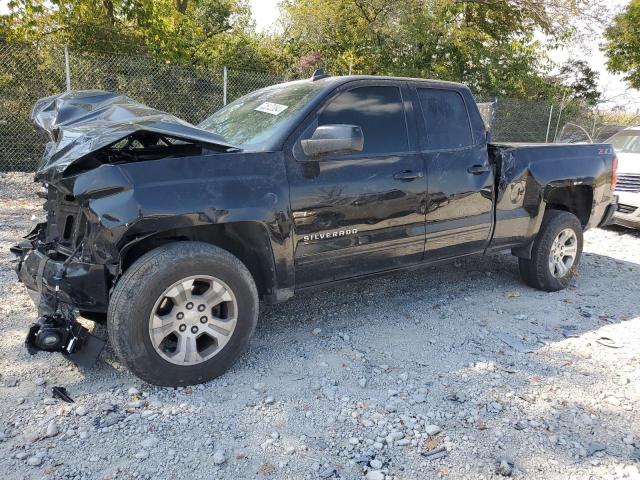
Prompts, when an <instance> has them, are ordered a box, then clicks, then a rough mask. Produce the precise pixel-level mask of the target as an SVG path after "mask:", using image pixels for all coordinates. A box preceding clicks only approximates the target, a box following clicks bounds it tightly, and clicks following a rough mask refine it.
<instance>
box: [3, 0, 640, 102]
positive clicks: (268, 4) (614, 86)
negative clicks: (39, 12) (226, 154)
mask: <svg viewBox="0 0 640 480" xmlns="http://www.w3.org/2000/svg"><path fill="white" fill-rule="evenodd" d="M609 1H610V4H611V6H612V9H613V10H614V11H619V10H621V9H622V8H624V7H625V6H626V5H627V4H628V3H629V1H630V0H609ZM7 3H8V0H0V14H2V13H6V12H7ZM249 3H250V5H251V11H252V14H253V18H254V20H255V23H256V27H257V29H258V30H259V31H269V30H272V29H275V28H276V27H275V23H276V21H277V20H278V16H279V14H280V12H279V9H278V3H279V0H249ZM606 23H607V22H606V21H605V22H602V25H605V24H606ZM601 32H602V27H598V26H596V35H594V37H593V38H592V39H591V40H588V41H585V42H584V44H582V45H574V46H572V47H567V48H563V49H559V50H554V51H551V52H550V57H551V59H552V60H553V61H554V62H556V63H563V62H565V61H566V60H569V59H572V58H575V59H584V60H586V61H587V62H588V63H589V65H590V66H591V68H593V69H594V70H595V71H596V72H598V73H599V74H600V79H599V87H600V90H601V91H602V92H603V93H604V95H603V97H604V98H611V99H612V100H611V101H610V102H608V103H606V104H604V105H601V107H602V108H611V107H613V106H615V105H625V106H626V108H627V111H632V112H633V111H636V110H639V111H640V91H638V90H633V89H630V88H628V86H627V85H626V83H625V82H624V80H623V79H622V76H621V75H615V74H612V73H610V72H608V71H607V68H606V59H605V57H604V54H603V53H602V52H601V51H600V49H599V48H598V45H599V44H600V42H601V41H602V36H601Z"/></svg>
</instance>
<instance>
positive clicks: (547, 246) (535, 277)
mask: <svg viewBox="0 0 640 480" xmlns="http://www.w3.org/2000/svg"><path fill="white" fill-rule="evenodd" d="M582 243H583V240H582V225H581V224H580V220H578V218H577V217H576V216H575V215H573V214H572V213H569V212H565V211H561V210H548V211H547V212H546V213H545V216H544V220H543V221H542V225H541V226H540V231H539V232H538V235H537V237H536V239H535V240H534V243H533V249H532V251H531V259H525V258H520V259H519V266H520V276H521V277H522V279H523V280H524V282H525V283H526V284H527V285H529V286H531V287H534V288H538V289H540V290H545V291H547V292H554V291H557V290H562V289H563V288H566V287H567V285H569V282H570V281H571V278H572V277H573V276H574V274H575V272H576V268H577V266H578V264H579V262H580V257H581V255H582Z"/></svg>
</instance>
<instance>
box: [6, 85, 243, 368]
mask: <svg viewBox="0 0 640 480" xmlns="http://www.w3.org/2000/svg"><path fill="white" fill-rule="evenodd" d="M32 120H33V122H34V124H35V125H36V126H37V127H39V128H40V129H41V130H43V131H44V132H45V133H46V134H47V135H48V136H49V138H50V142H49V143H48V144H47V147H46V150H45V152H44V155H43V159H42V162H41V164H40V167H39V168H38V170H37V172H36V181H39V182H41V183H42V184H43V185H44V190H43V192H42V193H41V194H40V195H41V197H43V198H45V200H46V201H45V203H44V210H45V211H46V215H47V218H46V222H43V223H40V224H38V225H37V226H36V227H35V228H34V230H33V231H32V232H31V233H30V234H28V235H27V236H26V237H25V238H24V239H23V240H22V241H21V242H20V243H19V244H17V245H15V246H14V247H13V248H12V249H11V250H12V252H13V253H14V254H15V255H16V256H17V257H18V265H17V269H16V270H17V273H18V277H19V280H20V281H21V282H22V283H24V285H25V287H26V288H27V290H28V292H29V294H30V296H31V297H32V299H33V301H34V303H35V305H36V306H37V307H38V315H39V318H38V320H37V321H36V322H35V323H34V324H33V325H32V326H31V327H30V329H29V333H28V335H27V339H26V344H27V348H28V350H29V352H30V353H32V354H33V353H35V352H37V351H49V352H52V351H57V352H62V353H63V354H65V355H67V356H68V357H69V358H71V359H72V360H74V361H76V362H77V363H79V364H81V365H89V364H92V363H94V362H95V360H96V359H97V357H98V355H99V354H100V351H101V350H102V348H103V347H104V344H105V341H104V340H103V339H99V338H97V337H95V336H93V335H91V334H90V333H89V332H88V331H87V330H86V329H85V328H84V327H83V326H82V325H81V324H80V323H79V322H78V321H77V320H76V318H77V315H78V314H81V315H82V316H83V317H86V318H89V319H93V320H103V319H105V318H106V312H107V309H108V304H109V296H110V291H111V289H112V288H113V285H114V282H115V280H116V278H117V276H118V274H119V273H120V264H119V253H120V252H119V248H120V245H119V244H118V241H119V240H121V235H122V234H123V233H124V231H125V230H126V229H127V227H128V226H130V225H131V224H132V223H135V221H136V218H137V217H139V215H140V211H139V208H138V206H137V204H136V202H135V198H134V195H133V186H132V185H131V180H130V179H129V178H128V177H127V175H126V174H125V173H123V172H122V170H121V169H119V168H118V165H119V164H125V163H130V162H140V161H148V160H156V159H160V158H178V157H185V156H197V155H200V154H201V152H202V148H203V146H206V147H207V148H209V149H211V150H215V151H230V150H232V149H234V147H232V146H231V145H228V144H226V143H225V142H224V141H223V140H222V139H221V138H220V137H219V136H217V135H215V134H212V133H210V132H207V131H205V130H201V129H199V128H197V127H195V126H193V125H191V124H189V123H187V122H184V121H182V120H180V119H178V118H176V117H173V116H172V115H169V114H166V113H164V112H160V111H157V110H154V109H152V108H149V107H147V106H145V105H142V104H139V103H137V102H135V101H133V100H131V99H129V98H127V97H123V96H119V95H116V94H113V93H109V92H102V91H85V92H68V93H65V94H61V95H56V96H53V97H47V98H44V99H42V100H39V101H38V102H37V103H36V105H35V106H34V109H33V111H32ZM114 206H117V207H118V208H115V210H117V211H118V212H119V213H118V214H116V215H114V214H113V211H114Z"/></svg>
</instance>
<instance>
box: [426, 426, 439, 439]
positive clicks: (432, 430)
mask: <svg viewBox="0 0 640 480" xmlns="http://www.w3.org/2000/svg"><path fill="white" fill-rule="evenodd" d="M424 431H425V433H426V434H427V435H429V436H430V437H433V436H434V435H437V434H439V433H440V432H441V431H442V429H441V428H440V427H439V426H437V425H426V426H425V427H424Z"/></svg>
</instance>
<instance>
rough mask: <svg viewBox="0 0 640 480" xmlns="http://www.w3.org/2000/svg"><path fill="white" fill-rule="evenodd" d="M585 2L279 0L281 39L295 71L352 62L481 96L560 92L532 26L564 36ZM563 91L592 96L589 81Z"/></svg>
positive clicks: (341, 68)
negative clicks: (449, 83) (454, 84)
mask: <svg viewBox="0 0 640 480" xmlns="http://www.w3.org/2000/svg"><path fill="white" fill-rule="evenodd" d="M584 3H585V2H584V1H582V0H547V1H544V2H540V1H538V0H517V1H516V0H513V1H511V0H497V1H483V0H431V1H428V0H427V1H425V0H286V1H285V2H284V3H283V10H284V12H285V15H286V16H285V32H284V42H285V45H286V46H287V47H286V48H287V52H288V53H289V55H291V56H292V57H293V58H296V59H301V60H304V61H299V62H298V63H297V64H293V70H294V71H299V72H300V71H307V70H309V69H310V67H313V66H318V65H322V66H325V67H326V68H327V69H328V70H330V71H335V72H342V73H345V72H347V71H348V69H349V66H350V65H351V66H352V67H353V71H354V72H357V73H365V74H393V75H406V76H415V77H426V78H438V79H443V80H453V81H463V82H466V83H467V84H469V85H470V86H471V88H472V89H473V90H474V91H475V92H477V93H478V94H481V95H509V96H512V97H518V98H528V99H541V98H549V97H553V96H557V95H560V96H562V93H564V89H563V83H562V82H563V79H562V78H559V77H551V76H550V75H549V72H550V71H551V69H552V66H553V65H552V64H551V62H550V61H549V60H548V58H547V56H546V52H545V50H544V48H543V46H542V45H541V44H540V43H539V42H537V41H535V40H534V32H536V31H544V32H546V33H548V34H549V35H550V37H551V38H552V39H554V40H556V41H558V42H561V41H565V40H566V39H567V37H568V36H569V35H570V32H571V28H570V27H565V28H561V27H560V26H559V24H561V23H562V22H563V21H565V22H570V21H572V19H573V18H575V17H576V16H579V15H578V14H579V11H580V8H581V7H582V6H583V4H584ZM591 3H597V2H591ZM309 59H314V60H315V62H312V65H309V61H308V60H309ZM567 73H568V72H567ZM581 78H582V77H581ZM576 85H577V84H575V85H574V86H576ZM583 89H584V90H585V91H584V92H583V91H582V90H583ZM569 90H570V93H571V94H573V93H574V92H575V94H576V96H577V95H584V94H586V93H587V92H588V93H589V95H594V92H593V85H590V84H588V85H580V86H579V88H577V89H575V88H570V89H569Z"/></svg>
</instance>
